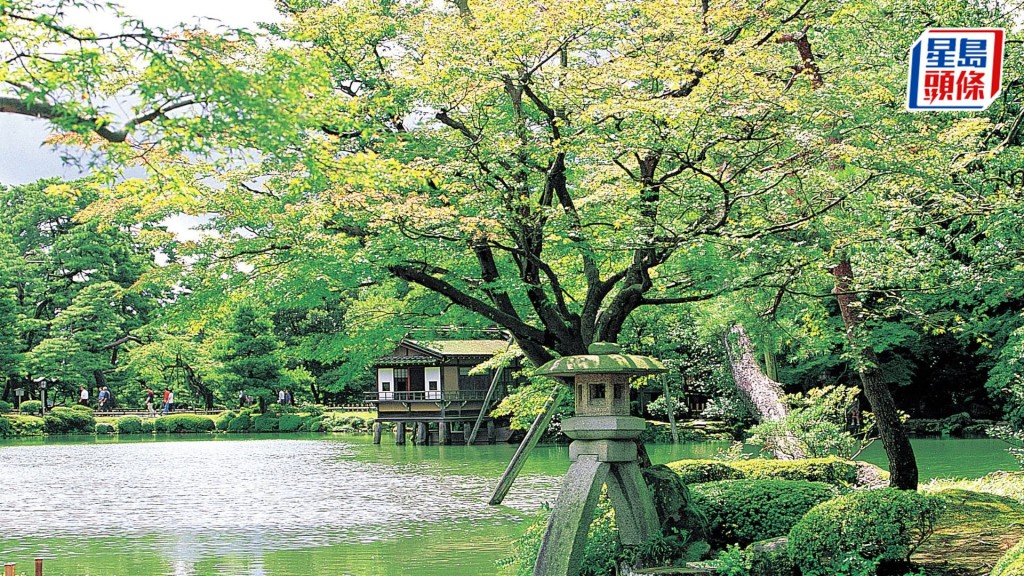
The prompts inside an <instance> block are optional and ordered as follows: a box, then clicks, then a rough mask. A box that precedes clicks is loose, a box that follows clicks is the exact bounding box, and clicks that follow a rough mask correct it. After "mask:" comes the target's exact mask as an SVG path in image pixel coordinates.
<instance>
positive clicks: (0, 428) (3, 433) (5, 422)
mask: <svg viewBox="0 0 1024 576" xmlns="http://www.w3.org/2000/svg"><path fill="white" fill-rule="evenodd" d="M13 434H14V424H12V423H11V419H10V418H7V417H6V416H0V438H7V437H8V436H11V435H13Z"/></svg>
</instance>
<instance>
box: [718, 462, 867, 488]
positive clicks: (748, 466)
mask: <svg viewBox="0 0 1024 576" xmlns="http://www.w3.org/2000/svg"><path fill="white" fill-rule="evenodd" d="M729 465H730V466H732V467H733V468H735V469H736V470H739V471H740V472H741V473H742V474H743V476H744V477H745V478H752V479H776V480H809V481H811V482H824V483H826V484H832V485H833V486H839V487H846V486H851V485H853V484H856V483H857V465H856V464H855V463H853V462H851V461H849V460H843V459H841V458H837V457H835V456H829V457H828V458H807V459H804V460H768V459H764V458H753V459H751V460H737V461H735V462H730V463H729Z"/></svg>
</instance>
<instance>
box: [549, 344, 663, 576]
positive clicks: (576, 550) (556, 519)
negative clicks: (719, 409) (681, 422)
mask: <svg viewBox="0 0 1024 576" xmlns="http://www.w3.org/2000/svg"><path fill="white" fill-rule="evenodd" d="M587 352H589V353H588V354H585V355H580V356H564V357H562V358H558V359H555V360H552V361H551V362H548V363H547V364H545V365H543V366H541V367H540V368H539V369H538V370H537V373H538V374H540V375H543V376H551V377H559V378H563V379H566V381H567V382H568V383H569V384H570V385H572V387H573V393H574V395H575V398H576V416H574V417H572V418H568V419H566V420H564V421H563V422H562V432H564V433H565V435H566V436H568V437H569V438H572V440H573V441H572V443H571V444H570V445H569V459H570V460H571V461H572V465H571V466H570V467H569V472H568V473H566V476H565V480H564V481H563V483H562V488H561V491H560V492H559V493H558V499H557V500H556V501H555V507H554V509H553V510H552V511H551V519H550V520H549V521H548V527H547V532H546V533H545V534H544V541H543V542H542V543H541V548H540V553H539V554H538V555H537V563H536V565H535V566H534V569H533V574H534V576H575V575H576V574H578V573H579V571H580V568H581V563H582V561H583V550H584V547H585V546H586V541H587V531H588V529H589V528H590V522H591V520H592V519H593V517H594V507H595V506H596V505H597V499H598V496H600V494H601V488H602V486H607V487H608V496H609V498H610V499H611V503H612V506H613V507H614V508H615V522H616V525H617V526H618V529H619V539H620V540H621V542H622V544H623V545H624V546H635V545H638V544H641V543H643V542H644V541H646V540H648V539H650V538H651V537H652V536H654V535H655V534H657V533H658V530H659V529H660V528H659V524H658V515H657V512H656V511H655V509H654V501H653V499H652V497H651V493H650V490H648V488H647V484H646V483H645V482H644V479H643V476H642V475H641V474H640V467H639V466H638V465H637V445H636V440H637V439H638V438H639V437H640V433H641V432H643V431H644V428H645V426H646V422H644V420H643V419H642V418H636V417H634V416H630V413H629V381H630V379H631V378H633V377H636V376H644V375H648V374H657V373H660V372H665V366H664V365H662V363H661V362H659V361H657V360H655V359H654V358H649V357H647V356H636V355H632V354H622V353H621V349H620V348H619V346H618V344H612V343H608V342H595V343H594V344H591V345H590V347H589V348H588V349H587Z"/></svg>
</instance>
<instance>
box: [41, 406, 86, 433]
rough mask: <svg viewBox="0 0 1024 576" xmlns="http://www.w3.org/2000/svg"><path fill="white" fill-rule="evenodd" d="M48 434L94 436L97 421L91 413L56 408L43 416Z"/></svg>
mask: <svg viewBox="0 0 1024 576" xmlns="http://www.w3.org/2000/svg"><path fill="white" fill-rule="evenodd" d="M43 425H44V427H45V428H46V433H47V434H93V433H95V432H96V419H95V418H93V417H92V414H91V413H86V412H83V411H81V410H72V409H71V408H54V409H53V410H50V411H49V412H47V413H46V415H45V416H43Z"/></svg>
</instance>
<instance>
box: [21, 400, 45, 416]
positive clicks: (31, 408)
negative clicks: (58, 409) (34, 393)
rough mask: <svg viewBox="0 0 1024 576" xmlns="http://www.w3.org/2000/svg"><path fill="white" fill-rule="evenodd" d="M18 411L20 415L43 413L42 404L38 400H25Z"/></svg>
mask: <svg viewBox="0 0 1024 576" xmlns="http://www.w3.org/2000/svg"><path fill="white" fill-rule="evenodd" d="M18 411H19V412H21V413H22V414H39V413H40V412H42V411H43V403H42V402H41V401H39V400H25V401H24V402H22V403H21V406H20V407H19V408H18Z"/></svg>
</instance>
